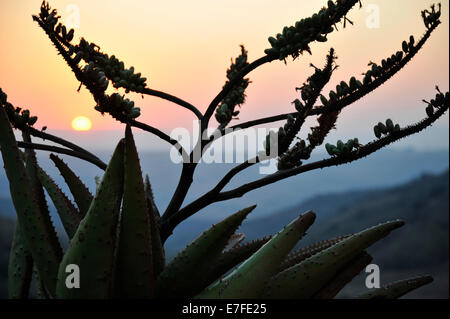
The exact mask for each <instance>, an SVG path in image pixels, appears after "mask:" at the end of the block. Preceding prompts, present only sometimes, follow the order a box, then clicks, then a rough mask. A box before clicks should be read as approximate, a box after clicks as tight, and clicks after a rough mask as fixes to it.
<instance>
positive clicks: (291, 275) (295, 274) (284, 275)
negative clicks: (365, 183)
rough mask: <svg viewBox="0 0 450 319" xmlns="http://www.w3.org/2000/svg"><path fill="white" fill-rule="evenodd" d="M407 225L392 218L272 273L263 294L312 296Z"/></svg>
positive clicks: (279, 296)
mask: <svg viewBox="0 0 450 319" xmlns="http://www.w3.org/2000/svg"><path fill="white" fill-rule="evenodd" d="M403 225H404V222H403V221H400V220H398V221H392V222H387V223H384V224H380V225H378V226H374V227H372V228H369V229H366V230H364V231H362V232H359V233H357V234H354V235H352V236H350V237H348V238H346V239H344V240H342V241H341V242H339V243H337V244H335V245H333V246H331V247H330V248H327V249H325V250H322V251H321V252H320V253H317V254H315V255H313V256H312V257H310V258H308V259H306V260H304V261H302V262H301V263H299V264H297V265H295V266H292V267H290V268H288V269H286V270H284V271H282V272H280V273H278V274H277V275H276V276H274V277H272V278H271V279H270V280H269V282H268V284H267V286H266V288H265V292H264V295H263V297H265V298H280V299H285V298H311V297H312V296H313V295H314V294H315V293H317V292H318V291H319V290H320V289H321V288H322V287H324V286H325V285H326V284H327V283H328V282H329V281H330V280H331V279H332V278H333V277H334V276H335V275H336V274H337V273H338V271H339V270H340V269H342V267H343V266H345V264H347V263H348V262H349V261H351V260H352V259H353V258H355V257H356V256H358V254H360V253H361V252H362V251H363V250H364V249H366V248H367V247H369V246H370V245H372V244H373V243H375V242H376V241H378V240H380V239H381V238H383V237H385V236H387V235H388V234H389V233H390V232H391V231H392V230H394V229H396V228H399V227H401V226H403Z"/></svg>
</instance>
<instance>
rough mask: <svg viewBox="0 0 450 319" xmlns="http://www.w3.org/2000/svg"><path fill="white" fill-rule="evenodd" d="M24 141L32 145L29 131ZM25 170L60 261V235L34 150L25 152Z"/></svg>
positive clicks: (24, 134)
mask: <svg viewBox="0 0 450 319" xmlns="http://www.w3.org/2000/svg"><path fill="white" fill-rule="evenodd" d="M22 136H23V140H24V141H25V142H28V143H31V142H32V141H31V135H30V134H29V133H28V131H26V130H24V131H23V132H22ZM24 158H25V168H26V170H27V172H28V176H29V177H30V181H31V185H32V187H33V191H34V193H35V194H36V198H37V200H38V205H39V209H40V211H41V215H42V218H43V219H44V222H45V225H47V229H48V231H49V232H50V233H51V236H50V239H51V240H52V245H53V247H55V249H56V250H57V251H58V255H59V256H60V257H59V259H61V258H62V248H61V244H60V243H59V240H58V235H57V234H56V229H55V227H54V226H53V222H52V218H51V216H50V211H49V209H48V206H47V200H46V198H45V193H44V188H43V187H42V183H41V181H40V180H39V177H38V163H37V158H36V153H35V151H34V150H33V149H26V150H25V156H24Z"/></svg>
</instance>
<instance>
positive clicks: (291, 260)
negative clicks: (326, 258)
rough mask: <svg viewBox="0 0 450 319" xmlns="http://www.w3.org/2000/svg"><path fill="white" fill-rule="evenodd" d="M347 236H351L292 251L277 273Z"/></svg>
mask: <svg viewBox="0 0 450 319" xmlns="http://www.w3.org/2000/svg"><path fill="white" fill-rule="evenodd" d="M349 236H351V235H344V236H339V237H336V238H332V239H327V240H323V241H320V242H317V243H314V244H312V245H309V246H306V247H303V248H299V249H297V250H296V251H293V252H292V253H290V254H289V255H288V256H287V257H286V259H285V260H284V261H283V262H282V263H281V265H280V267H279V268H278V271H277V272H281V271H283V270H285V269H287V268H289V267H292V266H294V265H296V264H298V263H300V262H302V261H303V260H305V259H307V258H309V257H311V256H313V255H315V254H317V253H320V252H321V251H322V250H325V249H327V248H329V247H331V246H333V245H335V244H337V243H338V242H340V241H342V240H344V239H345V238H348V237H349Z"/></svg>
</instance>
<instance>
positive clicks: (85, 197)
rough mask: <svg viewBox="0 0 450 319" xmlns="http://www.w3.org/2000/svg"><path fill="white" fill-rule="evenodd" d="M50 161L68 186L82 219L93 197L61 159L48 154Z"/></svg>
mask: <svg viewBox="0 0 450 319" xmlns="http://www.w3.org/2000/svg"><path fill="white" fill-rule="evenodd" d="M50 159H51V160H52V161H53V162H54V163H55V165H56V167H57V168H58V170H59V172H60V173H61V175H62V177H63V178H64V180H65V181H66V184H67V186H69V189H70V192H71V193H72V195H73V198H74V200H75V203H77V206H78V209H79V211H80V214H81V216H82V217H84V216H85V215H86V213H87V211H88V210H89V206H90V205H91V202H92V198H93V197H92V194H91V192H90V191H89V189H88V188H87V187H86V186H85V185H84V184H83V182H82V181H81V180H80V178H79V177H78V176H77V175H76V174H75V173H74V172H73V171H72V170H71V169H70V167H69V166H68V165H67V164H66V163H64V161H63V160H62V159H60V158H59V157H58V156H56V155H54V154H50Z"/></svg>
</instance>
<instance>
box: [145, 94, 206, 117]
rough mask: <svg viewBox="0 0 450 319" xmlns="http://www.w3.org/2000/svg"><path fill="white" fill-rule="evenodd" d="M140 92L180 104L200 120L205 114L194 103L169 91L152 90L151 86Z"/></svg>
mask: <svg viewBox="0 0 450 319" xmlns="http://www.w3.org/2000/svg"><path fill="white" fill-rule="evenodd" d="M140 93H143V94H146V95H151V96H156V97H159V98H161V99H163V100H167V101H170V102H173V103H175V104H178V105H180V106H182V107H184V108H186V109H188V110H190V111H192V112H193V113H194V114H195V115H196V116H197V118H198V119H199V120H201V119H202V117H203V114H202V113H201V112H200V111H199V110H198V109H197V108H196V107H195V106H194V105H192V104H190V103H188V102H186V101H184V100H182V99H180V98H178V97H176V96H173V95H170V94H168V93H164V92H161V91H157V90H152V89H149V88H144V90H143V91H141V92H140Z"/></svg>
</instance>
